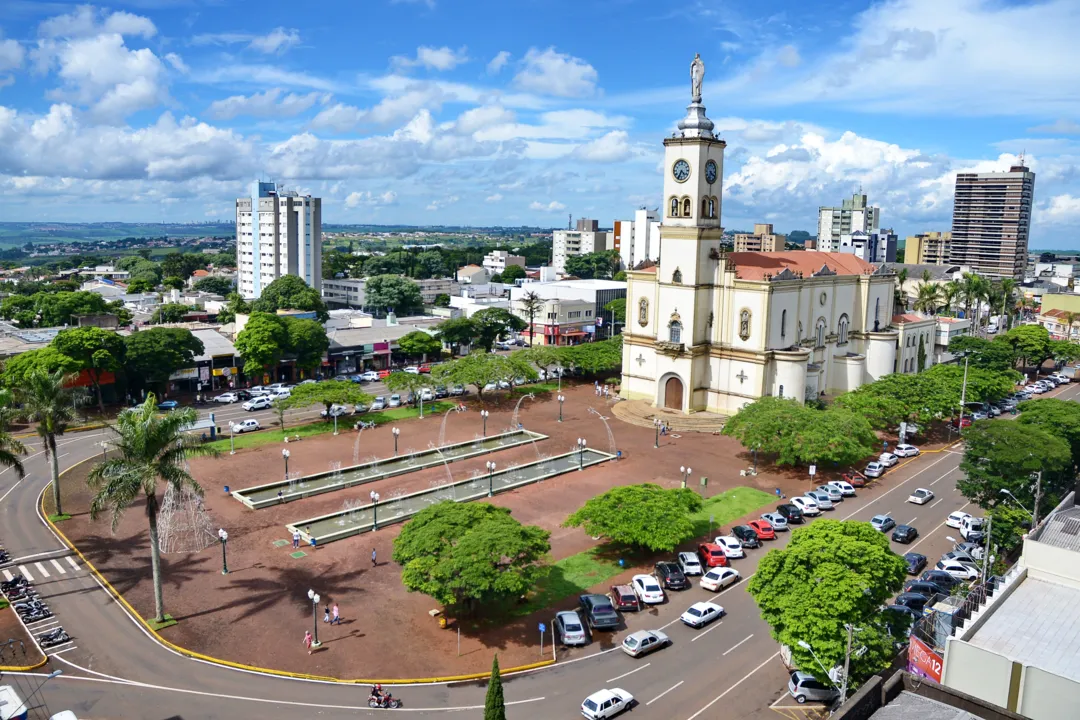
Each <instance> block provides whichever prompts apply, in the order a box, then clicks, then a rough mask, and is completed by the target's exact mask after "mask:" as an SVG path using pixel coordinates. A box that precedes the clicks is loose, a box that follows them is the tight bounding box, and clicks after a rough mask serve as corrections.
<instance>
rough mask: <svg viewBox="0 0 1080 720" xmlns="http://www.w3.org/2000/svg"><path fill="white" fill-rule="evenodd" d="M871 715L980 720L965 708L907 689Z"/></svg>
mask: <svg viewBox="0 0 1080 720" xmlns="http://www.w3.org/2000/svg"><path fill="white" fill-rule="evenodd" d="M871 717H873V719H874V720H980V718H979V716H978V715H972V714H971V713H969V712H968V711H967V710H961V709H960V708H955V707H953V706H952V705H946V704H945V703H943V702H938V701H937V700H931V699H930V698H928V697H923V696H922V695H916V694H915V693H913V692H908V691H907V690H905V691H903V692H902V693H900V694H899V695H897V696H896V699H895V700H892V701H891V702H889V704H888V705H886V706H884V707H882V708H880V709H879V710H878V711H877V712H875V713H874V714H873V715H872V716H871Z"/></svg>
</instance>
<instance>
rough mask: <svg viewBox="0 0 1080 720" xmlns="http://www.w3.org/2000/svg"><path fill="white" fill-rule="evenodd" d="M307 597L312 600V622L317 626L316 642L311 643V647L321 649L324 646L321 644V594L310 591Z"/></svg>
mask: <svg viewBox="0 0 1080 720" xmlns="http://www.w3.org/2000/svg"><path fill="white" fill-rule="evenodd" d="M307 596H308V599H309V600H311V622H312V624H313V625H314V626H315V642H313V643H311V647H319V646H320V645H322V643H320V642H319V600H320V598H319V593H317V592H315V591H314V590H308V591H307Z"/></svg>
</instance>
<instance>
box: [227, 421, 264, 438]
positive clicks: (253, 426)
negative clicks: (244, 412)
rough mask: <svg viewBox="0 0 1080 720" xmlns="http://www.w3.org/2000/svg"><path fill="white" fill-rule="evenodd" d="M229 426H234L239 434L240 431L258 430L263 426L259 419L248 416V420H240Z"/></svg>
mask: <svg viewBox="0 0 1080 720" xmlns="http://www.w3.org/2000/svg"><path fill="white" fill-rule="evenodd" d="M229 427H230V428H232V431H233V433H234V434H236V435H239V434H240V433H246V432H252V431H254V430H258V429H259V428H260V427H261V426H260V425H259V421H258V420H256V419H255V418H248V419H247V420H240V421H239V422H234V423H233V424H232V425H230V426H229Z"/></svg>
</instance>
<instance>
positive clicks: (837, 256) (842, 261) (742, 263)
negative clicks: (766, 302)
mask: <svg viewBox="0 0 1080 720" xmlns="http://www.w3.org/2000/svg"><path fill="white" fill-rule="evenodd" d="M727 258H728V261H729V262H732V263H734V264H735V275H736V277H738V278H741V279H743V280H764V279H766V276H772V275H776V274H778V273H780V272H782V271H783V270H784V269H785V268H786V269H788V270H791V271H792V272H793V273H802V275H803V277H811V276H812V275H814V273H816V272H818V271H820V270H821V268H822V266H828V268H829V270H830V271H832V272H834V273H836V274H837V275H869V274H870V273H872V272H874V269H875V266H874V265H873V264H871V263H868V262H866V261H865V260H863V259H862V258H860V257H857V256H855V255H851V254H849V253H832V252H811V251H806V250H802V251H799V250H795V251H790V252H731V253H728V254H727Z"/></svg>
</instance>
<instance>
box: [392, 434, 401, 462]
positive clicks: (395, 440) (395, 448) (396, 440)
mask: <svg viewBox="0 0 1080 720" xmlns="http://www.w3.org/2000/svg"><path fill="white" fill-rule="evenodd" d="M390 432H392V433H393V434H394V457H397V443H398V437H399V436H400V435H401V430H400V429H399V428H394V429H393V430H391V431H390Z"/></svg>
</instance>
